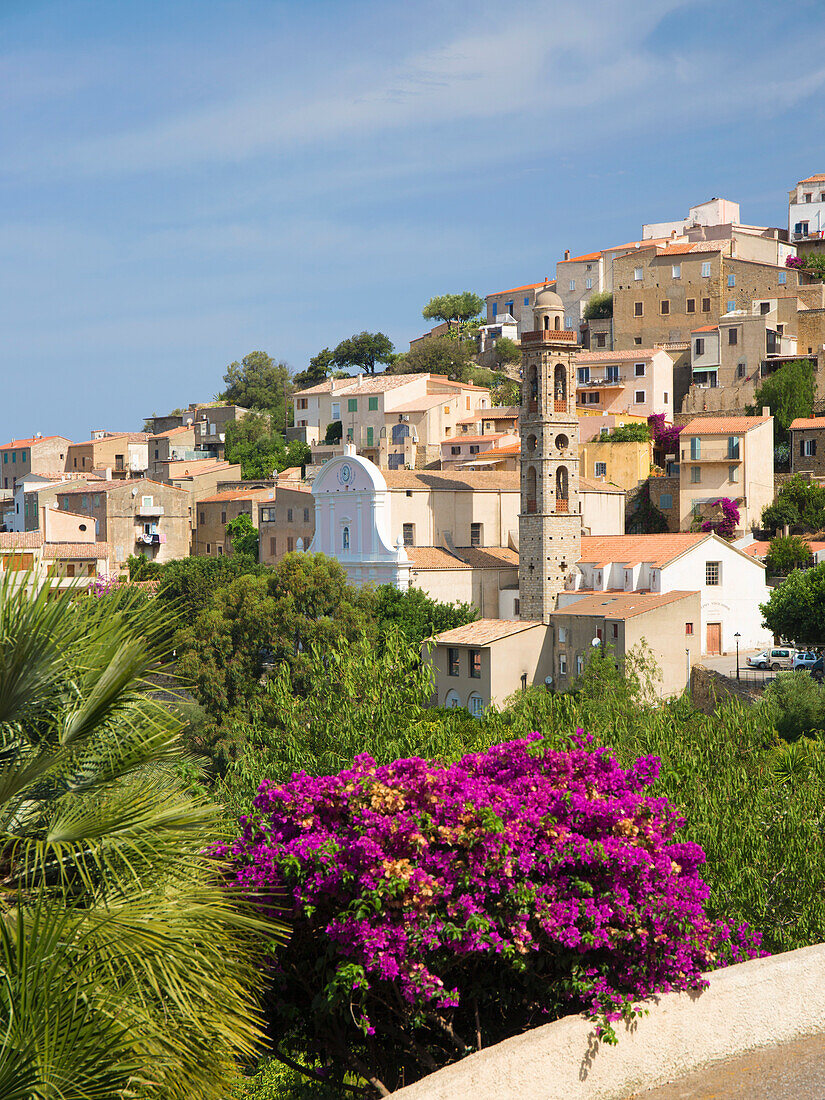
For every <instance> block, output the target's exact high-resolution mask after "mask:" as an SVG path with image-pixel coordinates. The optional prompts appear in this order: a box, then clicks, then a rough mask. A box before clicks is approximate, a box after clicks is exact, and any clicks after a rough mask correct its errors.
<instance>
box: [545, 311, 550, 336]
mask: <svg viewBox="0 0 825 1100" xmlns="http://www.w3.org/2000/svg"><path fill="white" fill-rule="evenodd" d="M549 328H550V318H549V316H548V315H547V314H546V313H545V315H544V329H545V332H546V331H547V329H549Z"/></svg>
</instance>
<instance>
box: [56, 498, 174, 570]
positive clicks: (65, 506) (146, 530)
mask: <svg viewBox="0 0 825 1100" xmlns="http://www.w3.org/2000/svg"><path fill="white" fill-rule="evenodd" d="M57 500H58V503H59V505H60V509H61V510H62V511H66V512H71V513H73V514H74V515H80V516H89V517H91V519H92V520H93V521H94V525H95V536H96V538H97V539H98V540H100V541H102V542H107V543H108V544H109V548H110V569H111V570H112V571H113V572H118V571H120V570H123V569H124V568H125V565H126V559H127V558H128V557H129V555H130V554H143V556H144V557H146V558H149V559H150V560H151V561H157V562H161V563H162V562H167V561H172V560H173V559H175V558H185V557H188V555H189V545H190V527H191V524H190V512H189V494H188V493H187V492H186V491H185V490H183V489H178V488H175V487H174V486H172V485H165V484H162V483H161V482H158V481H151V480H149V479H148V478H128V479H127V480H125V481H114V480H111V481H102V482H100V484H97V485H95V484H89V485H87V486H85V487H82V488H74V487H73V488H64V489H62V490H61V491H60V492H59V493H58V495H57Z"/></svg>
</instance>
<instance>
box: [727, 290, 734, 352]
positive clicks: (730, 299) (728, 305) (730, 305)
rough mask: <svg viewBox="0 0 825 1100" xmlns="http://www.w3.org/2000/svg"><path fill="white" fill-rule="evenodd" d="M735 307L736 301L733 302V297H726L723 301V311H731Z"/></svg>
mask: <svg viewBox="0 0 825 1100" xmlns="http://www.w3.org/2000/svg"><path fill="white" fill-rule="evenodd" d="M735 309H736V302H734V300H733V298H728V300H727V301H726V302H725V313H733V311H734V310H735ZM734 342H735V341H734Z"/></svg>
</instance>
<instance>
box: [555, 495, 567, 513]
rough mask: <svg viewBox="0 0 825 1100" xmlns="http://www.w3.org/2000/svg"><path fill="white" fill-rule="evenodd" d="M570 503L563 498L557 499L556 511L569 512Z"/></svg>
mask: <svg viewBox="0 0 825 1100" xmlns="http://www.w3.org/2000/svg"><path fill="white" fill-rule="evenodd" d="M569 503H570V502H569V501H568V500H566V499H563V498H562V497H556V511H557V512H569V511H570V508H569Z"/></svg>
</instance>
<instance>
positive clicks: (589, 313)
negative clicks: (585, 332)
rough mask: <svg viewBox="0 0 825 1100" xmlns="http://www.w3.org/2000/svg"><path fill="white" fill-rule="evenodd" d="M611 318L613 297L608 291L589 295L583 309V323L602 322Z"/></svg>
mask: <svg viewBox="0 0 825 1100" xmlns="http://www.w3.org/2000/svg"><path fill="white" fill-rule="evenodd" d="M612 316H613V295H612V294H611V292H610V291H609V290H601V291H597V292H596V293H595V294H591V295H590V297H589V298H588V300H587V305H586V306H585V307H584V319H585V321H595V320H603V319H604V318H606V317H612Z"/></svg>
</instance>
